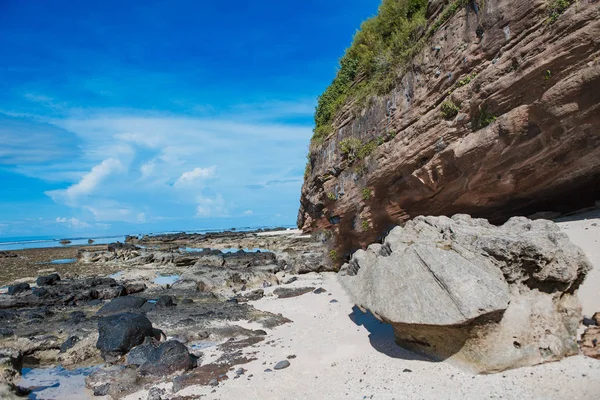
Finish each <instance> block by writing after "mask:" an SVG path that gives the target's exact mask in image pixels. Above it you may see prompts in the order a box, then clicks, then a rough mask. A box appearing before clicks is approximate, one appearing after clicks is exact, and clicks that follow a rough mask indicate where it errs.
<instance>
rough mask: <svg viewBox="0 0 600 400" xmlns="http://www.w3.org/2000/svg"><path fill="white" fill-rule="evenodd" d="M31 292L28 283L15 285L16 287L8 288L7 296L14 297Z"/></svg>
mask: <svg viewBox="0 0 600 400" xmlns="http://www.w3.org/2000/svg"><path fill="white" fill-rule="evenodd" d="M29 290H31V286H29V283H17V284H16V285H12V286H9V287H8V294H9V295H10V296H14V295H16V294H19V293H25V292H28V291H29Z"/></svg>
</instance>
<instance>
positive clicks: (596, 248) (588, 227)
mask: <svg viewBox="0 0 600 400" xmlns="http://www.w3.org/2000/svg"><path fill="white" fill-rule="evenodd" d="M555 222H557V223H558V225H559V226H560V228H561V229H562V230H563V232H565V233H566V234H567V235H569V238H570V239H571V241H572V242H573V243H575V244H576V245H577V246H579V247H581V249H582V250H583V251H584V252H585V254H586V255H587V257H588V258H589V260H590V261H591V262H592V265H593V266H594V268H593V269H592V271H591V272H590V273H589V274H588V276H587V278H586V280H585V282H584V283H583V285H582V286H581V288H580V289H579V300H581V305H582V307H583V315H585V316H592V315H593V314H594V313H596V312H599V311H600V210H594V211H590V212H587V213H584V214H578V215H576V216H572V217H566V218H560V219H558V220H556V221H555ZM598 397H599V398H600V393H599V394H598Z"/></svg>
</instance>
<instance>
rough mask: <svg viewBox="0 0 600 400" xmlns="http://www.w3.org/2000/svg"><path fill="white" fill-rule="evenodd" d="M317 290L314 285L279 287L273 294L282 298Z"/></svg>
mask: <svg viewBox="0 0 600 400" xmlns="http://www.w3.org/2000/svg"><path fill="white" fill-rule="evenodd" d="M313 290H315V288H314V287H302V288H282V287H281V288H277V289H275V290H274V291H273V294H275V295H277V297H279V298H280V299H287V298H289V297H297V296H301V295H303V294H305V293H309V292H312V291H313Z"/></svg>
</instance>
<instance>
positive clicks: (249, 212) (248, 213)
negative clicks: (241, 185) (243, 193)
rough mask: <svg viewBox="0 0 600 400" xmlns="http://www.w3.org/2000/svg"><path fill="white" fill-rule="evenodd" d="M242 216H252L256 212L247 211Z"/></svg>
mask: <svg viewBox="0 0 600 400" xmlns="http://www.w3.org/2000/svg"><path fill="white" fill-rule="evenodd" d="M242 214H243V215H252V214H254V211H252V210H246V211H244V212H243V213H242Z"/></svg>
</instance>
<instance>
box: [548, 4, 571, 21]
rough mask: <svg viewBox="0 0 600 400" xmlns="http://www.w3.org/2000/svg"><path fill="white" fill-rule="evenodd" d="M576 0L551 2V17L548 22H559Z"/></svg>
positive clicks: (549, 8)
mask: <svg viewBox="0 0 600 400" xmlns="http://www.w3.org/2000/svg"><path fill="white" fill-rule="evenodd" d="M575 1H576V0H551V1H550V5H549V7H548V10H549V11H550V16H549V17H548V19H547V20H546V22H548V23H550V24H552V23H554V22H556V21H557V20H558V18H559V17H560V16H561V15H562V14H563V13H564V12H565V11H566V10H567V8H569V6H570V5H571V4H573V3H575Z"/></svg>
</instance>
